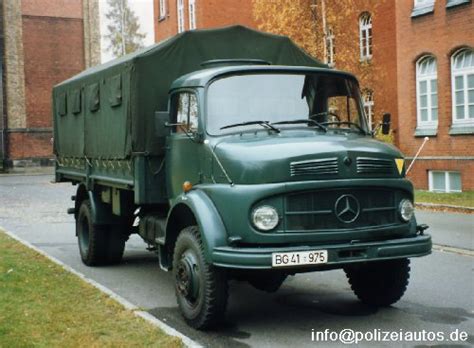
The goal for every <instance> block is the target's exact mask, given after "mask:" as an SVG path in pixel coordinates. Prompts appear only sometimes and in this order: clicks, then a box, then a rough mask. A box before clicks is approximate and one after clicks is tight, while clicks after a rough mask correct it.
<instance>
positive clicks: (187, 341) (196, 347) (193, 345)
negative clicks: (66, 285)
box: [0, 226, 202, 348]
mask: <svg viewBox="0 0 474 348" xmlns="http://www.w3.org/2000/svg"><path fill="white" fill-rule="evenodd" d="M0 230H2V231H3V232H5V234H6V235H7V236H9V237H11V238H13V239H14V240H16V241H17V242H20V243H21V244H23V245H24V246H26V247H28V248H30V249H32V250H34V251H36V252H37V253H39V254H41V255H43V256H44V257H46V258H47V259H49V260H50V261H52V262H54V263H55V264H57V265H58V266H60V267H61V268H63V269H64V270H65V271H67V272H69V273H72V274H74V275H76V276H77V277H79V278H80V279H82V280H83V281H85V282H86V283H89V284H90V285H92V286H93V287H95V288H96V289H98V290H99V291H101V292H103V293H104V294H106V295H107V296H109V297H110V298H111V299H113V300H114V301H116V302H118V303H120V304H121V305H122V306H123V307H124V308H125V309H127V310H130V311H132V312H133V314H134V315H135V316H137V317H140V318H142V319H144V320H145V321H147V322H148V323H150V324H151V325H153V326H155V327H157V328H159V329H161V330H162V331H163V332H164V333H166V334H167V335H169V336H174V337H177V338H179V339H180V340H181V341H182V342H183V344H184V345H185V346H186V347H190V348H202V345H201V344H199V343H197V342H196V341H193V340H192V339H191V338H190V337H188V336H186V335H184V334H182V333H181V332H179V331H177V330H176V329H174V328H172V327H171V326H169V325H168V324H166V323H164V322H163V321H161V320H160V319H158V318H156V317H154V316H152V315H151V314H150V313H148V312H146V311H143V310H141V309H140V308H139V307H137V306H136V305H134V304H133V303H131V302H130V301H128V300H126V299H125V298H123V297H122V296H120V295H119V294H117V293H116V292H114V291H113V290H111V289H109V288H107V287H105V286H103V285H102V284H99V283H97V282H96V281H95V280H93V279H90V278H88V277H86V276H85V275H84V274H82V273H81V272H78V271H76V270H75V269H73V268H72V267H71V266H68V265H66V264H65V263H64V262H62V261H60V260H59V259H57V258H55V257H54V256H51V255H49V254H48V253H46V252H45V251H43V250H41V249H39V248H37V247H35V246H34V245H33V244H31V243H30V242H28V241H26V240H24V239H22V238H20V237H18V236H17V235H15V234H14V233H12V232H10V231H7V230H6V229H4V228H3V227H2V226H0Z"/></svg>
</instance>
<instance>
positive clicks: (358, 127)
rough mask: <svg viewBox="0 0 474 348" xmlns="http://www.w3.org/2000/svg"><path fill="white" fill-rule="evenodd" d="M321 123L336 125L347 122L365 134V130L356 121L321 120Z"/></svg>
mask: <svg viewBox="0 0 474 348" xmlns="http://www.w3.org/2000/svg"><path fill="white" fill-rule="evenodd" d="M321 124H323V125H325V126H327V125H331V124H337V125H340V124H348V125H350V126H355V127H356V128H357V129H358V130H360V131H361V132H362V133H363V134H366V135H367V132H366V131H365V129H364V128H362V127H361V126H359V125H358V124H357V123H354V122H350V121H337V122H322V123H321Z"/></svg>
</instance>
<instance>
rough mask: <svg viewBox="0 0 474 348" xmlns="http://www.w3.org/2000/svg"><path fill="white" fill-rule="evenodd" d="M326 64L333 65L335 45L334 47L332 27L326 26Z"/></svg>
mask: <svg viewBox="0 0 474 348" xmlns="http://www.w3.org/2000/svg"><path fill="white" fill-rule="evenodd" d="M325 40H326V57H325V58H326V64H327V65H329V66H330V67H333V66H334V53H335V47H334V33H333V31H332V28H327V29H326V38H325Z"/></svg>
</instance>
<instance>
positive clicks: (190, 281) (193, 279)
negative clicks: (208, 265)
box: [176, 251, 200, 301]
mask: <svg viewBox="0 0 474 348" xmlns="http://www.w3.org/2000/svg"><path fill="white" fill-rule="evenodd" d="M199 284H200V279H199V267H198V263H197V260H196V257H195V256H194V255H193V254H192V253H191V252H189V251H186V252H185V253H183V255H182V257H181V260H180V262H179V264H178V269H177V273H176V285H177V288H178V291H179V293H180V294H181V295H182V296H184V297H185V298H186V299H187V300H189V301H194V300H195V299H196V298H197V295H198V293H199Z"/></svg>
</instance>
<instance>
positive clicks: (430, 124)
mask: <svg viewBox="0 0 474 348" xmlns="http://www.w3.org/2000/svg"><path fill="white" fill-rule="evenodd" d="M427 60H432V61H433V62H434V64H435V69H434V72H433V71H432V72H430V73H428V74H426V73H425V74H423V75H422V74H421V71H420V70H421V66H422V64H423V63H425V62H426V61H427ZM432 81H435V83H436V96H437V98H436V99H437V100H438V103H439V95H438V61H437V59H436V57H433V56H423V57H421V58H420V59H418V61H417V62H416V120H417V127H418V128H431V129H433V128H437V127H438V120H439V108H438V105H439V104H438V103H436V106H435V107H434V105H433V100H432V95H433V94H435V93H433V90H432V89H431V83H432ZM421 82H425V83H426V98H427V101H426V109H427V112H428V121H423V120H422V119H421V109H422V107H421V92H420V83H421ZM423 109H425V108H423ZM433 109H436V110H437V111H438V112H437V118H436V120H433Z"/></svg>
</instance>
